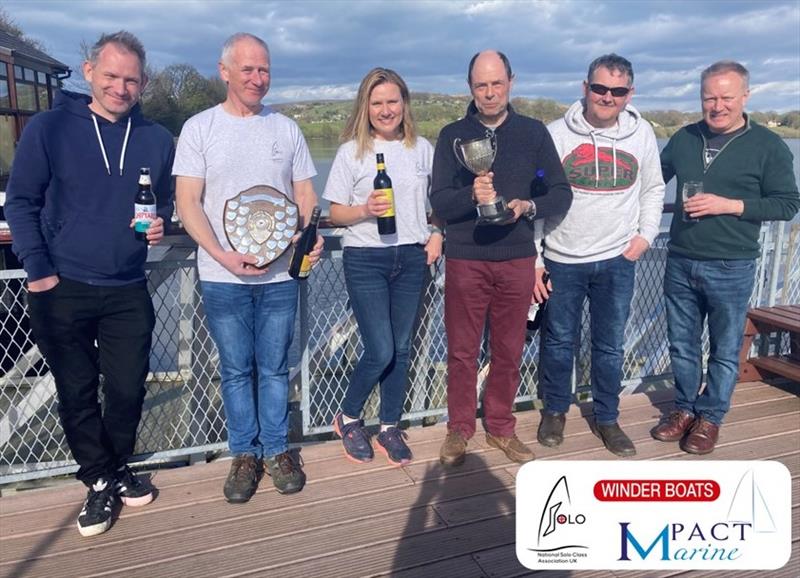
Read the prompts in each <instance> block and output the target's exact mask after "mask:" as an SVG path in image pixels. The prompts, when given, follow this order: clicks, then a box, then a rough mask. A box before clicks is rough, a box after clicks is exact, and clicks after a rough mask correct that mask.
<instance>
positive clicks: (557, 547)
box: [516, 461, 792, 570]
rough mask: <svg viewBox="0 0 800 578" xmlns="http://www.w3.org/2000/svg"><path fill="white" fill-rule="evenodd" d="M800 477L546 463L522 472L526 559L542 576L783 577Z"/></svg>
mask: <svg viewBox="0 0 800 578" xmlns="http://www.w3.org/2000/svg"><path fill="white" fill-rule="evenodd" d="M791 529H792V517H791V476H790V475H789V471H788V470H787V469H786V467H785V466H784V465H783V464H781V463H779V462H769V461H762V462H758V461H657V462H656V461H639V462H621V461H537V462H530V463H528V464H525V465H524V466H523V467H522V468H521V469H520V471H519V473H518V474H517V543H516V549H517V558H519V561H520V562H521V563H522V564H523V565H524V566H526V567H528V568H531V569H533V570H581V569H609V570H611V569H616V570H636V569H653V570H671V569H680V570H686V569H698V570H699V569H702V570H745V569H775V568H780V567H781V566H783V565H785V564H786V562H788V560H789V557H790V555H791V548H792V543H791Z"/></svg>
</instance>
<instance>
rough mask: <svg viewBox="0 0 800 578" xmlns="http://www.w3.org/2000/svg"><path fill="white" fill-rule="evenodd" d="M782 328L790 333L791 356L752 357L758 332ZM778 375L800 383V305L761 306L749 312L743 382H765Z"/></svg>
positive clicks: (741, 371)
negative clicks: (751, 351)
mask: <svg viewBox="0 0 800 578" xmlns="http://www.w3.org/2000/svg"><path fill="white" fill-rule="evenodd" d="M782 331H786V332H788V333H789V341H790V351H789V354H788V355H766V356H761V357H750V358H748V355H749V353H750V347H751V345H752V344H753V339H754V338H755V337H756V335H759V334H765V333H766V334H768V333H775V332H782ZM776 375H778V376H781V377H786V378H789V379H792V380H794V381H797V382H798V383H800V305H779V306H777V307H757V308H754V309H751V310H750V311H748V313H747V324H746V325H745V330H744V342H743V343H742V350H741V351H740V352H739V381H762V380H764V379H766V378H769V377H774V376H776Z"/></svg>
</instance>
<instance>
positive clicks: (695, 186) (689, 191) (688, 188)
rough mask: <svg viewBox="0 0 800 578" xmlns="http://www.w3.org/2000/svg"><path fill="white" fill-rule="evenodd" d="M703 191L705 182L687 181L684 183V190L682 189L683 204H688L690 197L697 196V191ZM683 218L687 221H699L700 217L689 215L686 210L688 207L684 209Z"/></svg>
mask: <svg viewBox="0 0 800 578" xmlns="http://www.w3.org/2000/svg"><path fill="white" fill-rule="evenodd" d="M702 192H703V182H702V181H686V182H685V183H683V190H682V191H681V198H682V199H683V206H684V207H685V206H686V200H687V199H690V198H691V197H693V196H695V195H696V194H697V193H702ZM683 220H684V222H686V223H697V222H698V221H699V220H700V219H698V218H695V219H693V218H692V217H690V216H689V213H687V212H686V209H684V210H683Z"/></svg>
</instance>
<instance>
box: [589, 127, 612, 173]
mask: <svg viewBox="0 0 800 578" xmlns="http://www.w3.org/2000/svg"><path fill="white" fill-rule="evenodd" d="M589 136H590V137H592V148H593V149H594V186H595V187H598V186H600V154H599V152H598V151H599V150H600V149H599V148H598V146H597V135H596V134H595V131H593V130H592V131H589ZM604 136H606V135H604ZM606 138H608V139H609V140H610V141H611V155H612V164H613V165H614V186H615V187H616V186H617V139H615V138H612V137H609V136H606Z"/></svg>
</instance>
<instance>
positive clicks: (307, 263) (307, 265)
mask: <svg viewBox="0 0 800 578" xmlns="http://www.w3.org/2000/svg"><path fill="white" fill-rule="evenodd" d="M309 271H311V259H309V258H308V255H303V262H302V263H300V275H301V276H306V275H308V272H309Z"/></svg>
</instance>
